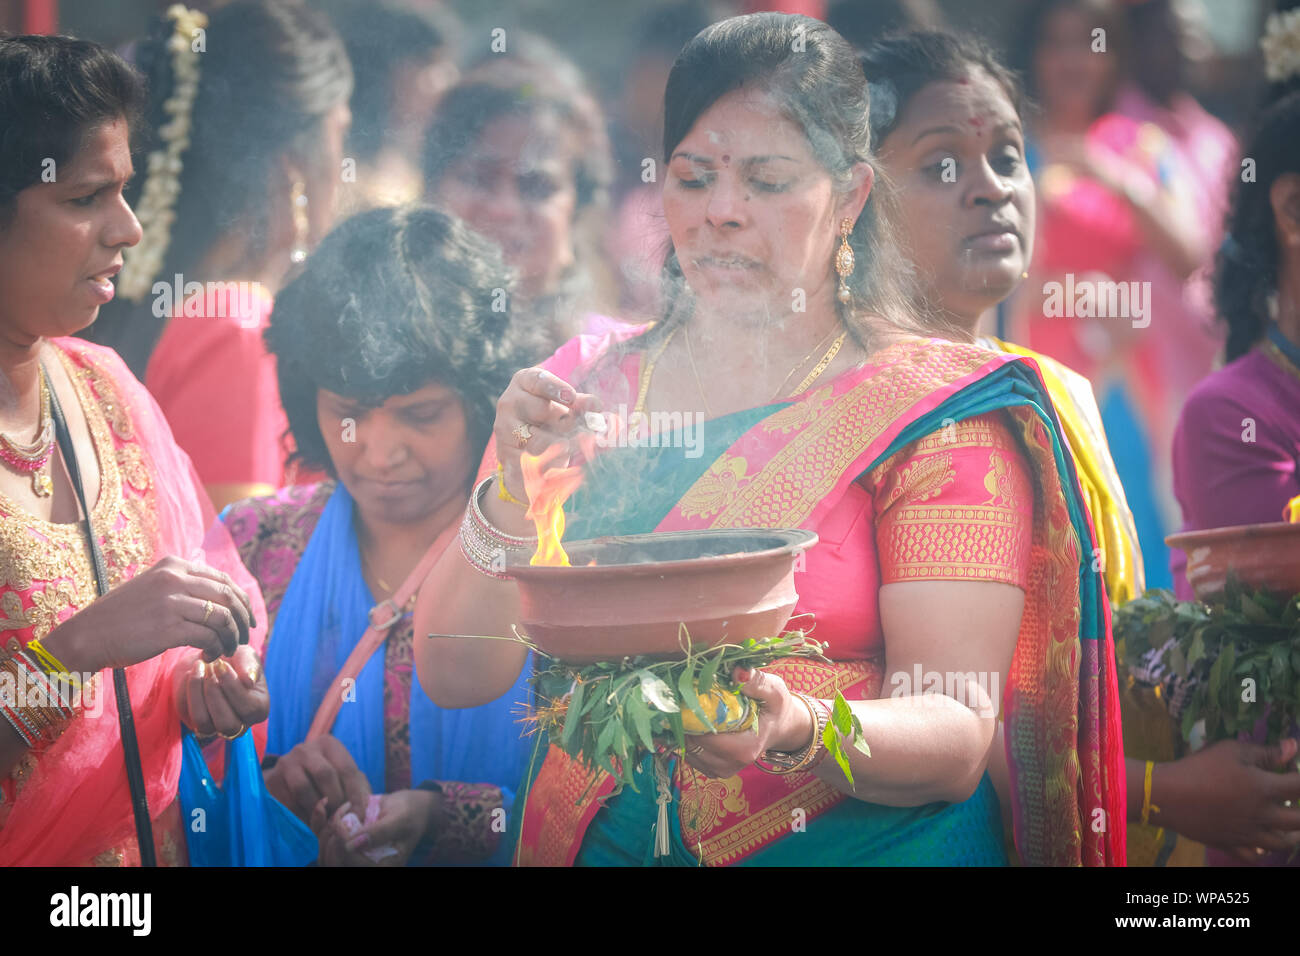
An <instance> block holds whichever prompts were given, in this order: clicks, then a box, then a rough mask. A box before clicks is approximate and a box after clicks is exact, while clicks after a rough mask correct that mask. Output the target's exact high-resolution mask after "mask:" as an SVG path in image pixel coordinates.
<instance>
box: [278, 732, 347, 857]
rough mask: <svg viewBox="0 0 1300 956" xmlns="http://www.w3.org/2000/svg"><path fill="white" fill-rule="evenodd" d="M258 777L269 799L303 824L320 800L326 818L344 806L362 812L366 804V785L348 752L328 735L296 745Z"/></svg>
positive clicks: (335, 738)
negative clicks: (267, 792) (350, 806)
mask: <svg viewBox="0 0 1300 956" xmlns="http://www.w3.org/2000/svg"><path fill="white" fill-rule="evenodd" d="M262 776H263V779H264V780H265V781H266V789H267V790H268V791H270V793H271V796H273V797H275V798H276V799H277V800H279V801H280V802H281V803H283V804H284V805H285V806H286V807H288V808H289V809H290V810H292V811H293V812H294V813H295V814H296V815H297V816H298V817H299V819H301V820H302V821H303V822H304V823H310V822H311V820H312V815H313V811H315V810H316V805H317V804H318V803H320V802H321V801H322V800H324V801H325V807H324V813H325V816H326V817H327V818H332V817H333V816H334V814H336V813H337V812H338V810H339V808H340V807H341V806H343V805H344V804H345V803H350V804H352V806H354V807H362V808H364V807H365V806H366V803H367V802H368V801H369V800H370V781H368V780H367V779H366V775H365V774H364V773H362V772H361V768H360V767H358V766H357V763H356V761H355V760H353V759H352V754H350V753H348V749H347V748H346V747H344V746H343V744H342V743H341V742H340V741H339V739H338V738H337V737H333V736H330V735H329V734H326V735H325V736H323V737H317V738H316V739H315V740H307V741H303V742H302V743H300V744H297V745H296V746H295V747H294V748H293V749H292V750H290V751H289V752H288V753H287V754H285V755H284V756H282V757H280V758H278V759H277V760H276V761H275V766H274V767H272V768H271V769H270V770H268V771H266V772H265V773H264V774H263V775H262ZM317 835H319V834H317Z"/></svg>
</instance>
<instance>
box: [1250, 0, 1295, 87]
mask: <svg viewBox="0 0 1300 956" xmlns="http://www.w3.org/2000/svg"><path fill="white" fill-rule="evenodd" d="M1259 45H1260V48H1261V49H1263V51H1264V72H1265V73H1266V74H1267V75H1268V79H1269V82H1270V83H1281V82H1282V81H1283V80H1286V79H1289V78H1290V77H1292V76H1295V75H1296V74H1297V73H1300V9H1296V10H1288V11H1286V12H1285V13H1274V14H1272V15H1271V16H1270V17H1269V18H1268V23H1267V25H1266V26H1265V28H1264V36H1263V38H1262V39H1261V40H1260V41H1259Z"/></svg>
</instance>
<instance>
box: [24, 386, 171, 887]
mask: <svg viewBox="0 0 1300 956" xmlns="http://www.w3.org/2000/svg"><path fill="white" fill-rule="evenodd" d="M41 374H42V375H45V381H46V382H47V383H48V385H49V389H50V413H51V414H52V415H53V416H54V433H55V435H57V436H58V440H59V449H60V451H62V452H63V463H64V465H66V466H67V469H68V476H69V477H70V478H71V479H72V487H73V490H75V491H76V493H77V501H78V503H79V504H80V505H81V511H82V514H84V515H85V516H86V540H87V541H88V542H89V545H90V560H91V563H92V564H93V565H94V570H95V586H96V588H97V589H98V590H99V594H100V596H101V597H102V596H103V595H105V594H107V593H108V569H107V566H106V565H105V564H104V553H103V551H101V550H100V548H99V538H98V537H97V536H96V535H95V526H94V525H93V524H92V523H91V520H90V503H89V502H88V501H86V489H85V487H84V486H83V485H82V483H81V468H80V466H78V464H77V452H76V449H75V448H74V447H73V445H72V435H71V434H70V433H69V431H68V422H67V419H65V418H64V417H63V407H62V406H61V405H60V404H59V396H58V393H57V392H55V390H54V383H53V381H52V380H51V379H50V376H49V375H48V374H46V372H45V366H44V365H42V366H41ZM113 690H114V691H115V693H116V695H117V721H118V725H119V726H120V728H121V732H122V750H123V752H124V753H125V754H126V780H127V783H128V784H129V785H130V787H131V810H132V812H133V813H134V814H135V835H136V839H137V840H138V841H139V843H140V863H141V865H142V866H157V865H158V860H157V855H156V854H155V852H154V845H153V823H152V821H151V820H150V819H149V801H148V798H147V796H146V794H145V789H144V770H143V768H142V767H141V764H140V744H139V742H138V741H137V740H136V737H135V715H134V713H133V712H132V710H131V694H130V691H129V690H128V688H127V685H126V670H125V669H124V668H121V667H115V668H113Z"/></svg>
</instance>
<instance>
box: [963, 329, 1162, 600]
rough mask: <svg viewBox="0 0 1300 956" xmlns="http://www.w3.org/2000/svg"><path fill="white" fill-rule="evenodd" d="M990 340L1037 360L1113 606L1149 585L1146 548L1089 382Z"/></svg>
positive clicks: (1004, 346)
mask: <svg viewBox="0 0 1300 956" xmlns="http://www.w3.org/2000/svg"><path fill="white" fill-rule="evenodd" d="M988 341H990V342H992V343H993V344H994V345H995V346H996V348H997V349H998V350H999V351H1002V352H1010V353H1011V354H1013V355H1024V356H1026V357H1028V358H1032V359H1033V360H1034V361H1036V362H1037V363H1038V367H1039V369H1040V370H1041V371H1042V373H1043V381H1044V382H1045V383H1046V384H1047V391H1048V392H1049V393H1050V394H1051V396H1052V402H1053V403H1054V404H1055V405H1056V411H1057V414H1058V415H1060V416H1061V424H1062V426H1064V429H1065V437H1066V440H1067V441H1068V442H1069V443H1070V451H1071V452H1072V453H1073V454H1074V464H1075V469H1076V470H1077V472H1078V474H1079V484H1080V485H1082V487H1083V496H1084V499H1085V500H1086V501H1087V504H1088V513H1089V514H1090V515H1092V522H1093V525H1094V526H1095V527H1096V531H1097V539H1098V544H1099V546H1100V548H1101V552H1102V553H1101V555H1100V556H1099V560H1101V561H1102V562H1103V564H1102V574H1103V577H1104V578H1105V580H1106V594H1107V595H1108V596H1109V597H1110V603H1111V605H1112V606H1116V605H1120V604H1124V603H1126V602H1128V601H1131V600H1132V599H1133V598H1135V597H1138V596H1139V595H1140V594H1141V593H1142V592H1143V591H1144V590H1145V589H1146V576H1145V572H1144V570H1143V567H1142V549H1141V548H1140V547H1139V546H1138V538H1137V527H1136V525H1135V524H1134V522H1133V514H1132V512H1130V511H1129V508H1128V499H1127V498H1125V497H1124V486H1123V485H1122V484H1120V480H1119V472H1117V471H1116V470H1115V462H1114V461H1113V460H1112V459H1111V457H1110V446H1109V445H1108V444H1107V442H1106V432H1105V429H1103V427H1102V424H1101V412H1100V410H1098V408H1097V399H1096V398H1095V397H1094V396H1093V393H1092V385H1091V383H1089V381H1088V380H1087V379H1086V378H1084V377H1083V376H1082V375H1080V374H1079V373H1078V372H1075V371H1073V370H1072V369H1069V368H1067V367H1066V366H1064V365H1062V364H1061V363H1060V362H1058V361H1056V360H1055V359H1051V358H1048V357H1047V356H1046V355H1042V354H1040V353H1038V352H1034V351H1031V350H1030V349H1027V348H1022V347H1021V346H1019V345H1013V344H1012V343H1010V342H1003V341H1002V340H1000V339H989V340H988Z"/></svg>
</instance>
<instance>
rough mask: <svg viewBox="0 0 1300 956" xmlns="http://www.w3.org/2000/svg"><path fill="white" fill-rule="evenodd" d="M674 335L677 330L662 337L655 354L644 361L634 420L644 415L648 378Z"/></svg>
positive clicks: (634, 409)
mask: <svg viewBox="0 0 1300 956" xmlns="http://www.w3.org/2000/svg"><path fill="white" fill-rule="evenodd" d="M676 334H677V329H673V330H672V331H671V332H669V333H668V335H667V336H665V337H664V340H663V342H662V343H661V344H660V346H659V348H657V349H655V354H654V355H653V356H652V357H650V358H649V359H647V360H646V363H645V370H644V371H642V372H641V383H640V386H639V387H638V388H637V391H636V404H635V405H633V406H632V416H633V417H634V418H638V419H639V418H640V416H642V415H644V414H645V398H646V395H647V394H649V392H650V378H651V376H653V375H654V373H655V363H656V362H658V361H659V359H660V357H661V356H662V355H663V354H664V349H666V348H668V343H669V342H671V341H672V340H673V336H674V335H676ZM634 434H635V433H634Z"/></svg>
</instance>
